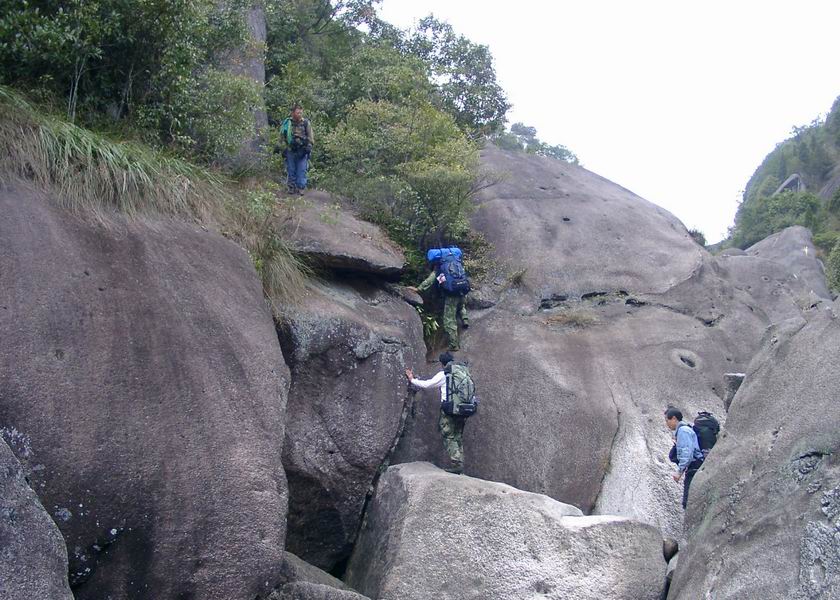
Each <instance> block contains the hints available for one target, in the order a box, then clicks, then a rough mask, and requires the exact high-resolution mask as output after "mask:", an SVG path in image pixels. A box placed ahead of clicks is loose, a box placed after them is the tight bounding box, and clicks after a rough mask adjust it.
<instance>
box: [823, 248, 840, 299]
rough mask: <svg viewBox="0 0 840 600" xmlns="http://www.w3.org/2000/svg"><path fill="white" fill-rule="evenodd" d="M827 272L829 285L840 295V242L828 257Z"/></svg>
mask: <svg viewBox="0 0 840 600" xmlns="http://www.w3.org/2000/svg"><path fill="white" fill-rule="evenodd" d="M825 271H826V277H827V278H828V285H829V286H830V287H831V289H833V290H834V291H835V292H837V293H840V242H838V243H837V244H836V245H835V246H834V249H833V250H832V251H831V254H829V255H828V261H827V264H826V267H825Z"/></svg>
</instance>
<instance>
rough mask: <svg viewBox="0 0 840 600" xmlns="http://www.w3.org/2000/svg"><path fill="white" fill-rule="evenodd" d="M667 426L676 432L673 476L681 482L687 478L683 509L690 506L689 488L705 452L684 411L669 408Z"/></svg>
mask: <svg viewBox="0 0 840 600" xmlns="http://www.w3.org/2000/svg"><path fill="white" fill-rule="evenodd" d="M665 424H666V425H667V427H668V429H670V430H671V431H673V432H674V448H675V452H674V453H675V454H676V457H675V458H676V463H677V472H676V473H674V474H673V475H672V477H673V479H674V481H676V482H677V483H679V482H680V479H682V478H683V476H685V483H684V484H683V497H682V507H683V509H685V507H686V505H687V504H688V488H689V487H690V486H691V480H692V479H694V475H695V474H696V473H697V470H698V469H699V468H700V467H701V466H703V451H702V450H700V444H699V443H698V442H697V434H696V433H695V432H694V428H693V427H692V426H691V424H690V423H687V422H685V421H683V414H682V411H681V410H680V409H678V408H674V407H673V406H669V407H668V409H667V410H666V411H665Z"/></svg>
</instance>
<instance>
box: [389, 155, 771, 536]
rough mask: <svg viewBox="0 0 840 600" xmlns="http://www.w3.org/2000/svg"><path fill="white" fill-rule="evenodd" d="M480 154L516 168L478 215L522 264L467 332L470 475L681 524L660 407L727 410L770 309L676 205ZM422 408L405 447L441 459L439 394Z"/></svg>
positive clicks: (508, 259)
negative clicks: (670, 208) (731, 274)
mask: <svg viewBox="0 0 840 600" xmlns="http://www.w3.org/2000/svg"><path fill="white" fill-rule="evenodd" d="M483 157H484V162H485V166H488V167H490V168H494V169H496V170H504V169H506V168H511V167H512V166H513V165H515V166H516V172H517V175H516V177H513V176H511V177H509V178H508V179H507V180H506V181H504V182H503V183H501V184H499V185H498V186H495V187H492V188H489V189H487V190H485V191H484V192H483V196H482V198H480V201H479V207H478V212H477V214H476V217H475V221H474V224H475V225H476V227H477V228H479V229H480V230H481V231H483V232H484V233H485V235H486V236H487V237H488V239H489V241H490V242H491V243H492V244H493V246H494V248H495V258H496V261H497V262H498V263H499V264H500V265H502V267H503V268H507V269H508V272H510V273H516V272H519V273H520V276H518V277H515V278H510V280H508V281H506V280H505V277H504V276H503V275H501V276H499V277H497V278H496V279H495V280H494V281H491V282H490V285H485V289H483V290H481V291H480V292H479V293H480V294H481V296H482V297H483V298H489V299H490V300H489V301H488V302H486V303H485V304H483V306H489V308H482V309H479V310H476V311H474V312H473V314H472V316H471V327H470V329H469V330H468V331H467V332H465V334H464V338H463V343H462V348H463V349H464V351H463V353H462V357H461V358H462V359H467V360H469V361H470V363H471V370H472V371H473V373H474V376H475V379H476V382H477V385H478V392H479V395H480V397H481V401H482V404H481V408H480V411H479V414H478V415H477V416H476V417H473V418H471V419H470V421H469V422H468V424H467V426H466V430H465V453H466V460H465V468H466V471H467V473H468V474H470V475H475V476H477V477H481V478H482V479H488V480H493V481H502V482H505V483H509V484H511V485H514V486H516V487H519V488H522V489H525V490H529V491H535V492H540V493H545V494H547V495H549V496H551V497H552V498H555V499H558V500H560V501H563V502H568V503H572V504H575V505H577V506H580V507H581V508H582V509H583V510H584V511H585V512H591V511H596V512H599V513H603V514H619V515H624V516H629V517H633V518H636V519H640V520H642V521H644V522H647V523H651V524H655V525H657V526H660V527H661V528H662V529H663V530H664V531H665V533H666V535H668V536H670V537H679V534H680V531H681V525H682V513H681V508H680V506H679V494H680V489H679V486H678V485H676V484H674V482H673V481H672V480H671V479H670V477H669V474H670V473H671V465H670V464H669V463H668V462H667V451H668V448H669V445H670V443H671V442H670V436H669V433H668V431H667V430H666V429H665V426H664V421H663V417H662V412H663V410H664V409H665V407H666V406H667V405H669V404H675V405H678V406H680V407H682V408H683V410H684V411H685V412H686V413H687V414H689V415H691V416H693V414H694V413H695V412H696V411H698V410H701V409H703V410H711V411H712V412H713V413H716V414H718V415H722V413H723V405H722V398H723V392H724V388H723V375H724V373H726V372H731V371H738V370H743V369H745V368H746V365H747V363H748V361H749V359H750V358H751V357H752V355H753V353H754V351H755V349H756V347H757V344H758V341H759V340H760V338H761V335H762V333H763V331H764V329H765V327H766V326H767V324H768V323H769V319H768V318H767V316H766V315H765V313H764V312H763V311H762V310H761V308H760V306H758V305H757V303H756V302H755V301H754V300H753V299H752V298H751V297H750V296H749V294H747V293H746V292H743V291H741V290H738V289H736V288H734V287H733V286H732V285H731V283H729V281H728V280H727V279H726V272H725V270H724V269H722V268H721V267H720V266H719V265H718V264H717V262H716V261H715V260H714V259H713V258H712V257H711V256H710V255H709V254H708V253H707V252H705V250H703V248H701V247H700V246H699V245H697V244H696V243H695V242H694V241H693V240H692V239H691V237H690V236H689V235H688V232H687V231H686V229H685V228H684V227H683V226H682V224H681V223H679V221H677V220H676V219H675V218H674V217H673V216H671V215H670V214H668V213H667V212H666V211H664V210H662V209H660V208H658V207H656V206H654V205H652V204H650V203H649V202H646V201H645V200H643V199H641V198H639V197H638V196H635V195H634V194H632V193H631V192H629V191H627V190H625V189H624V188H621V187H619V186H617V185H615V184H612V183H610V182H608V181H606V180H604V179H603V178H600V177H598V176H597V175H594V174H592V173H589V172H588V171H586V170H584V169H581V168H579V167H575V166H573V165H568V164H566V163H563V162H560V161H556V160H551V159H543V158H539V157H528V156H523V155H521V154H508V153H504V152H502V151H500V150H498V149H495V148H492V147H491V148H488V149H487V150H485V152H484V155H483ZM523 268H527V270H526V271H525V272H524V274H522V273H521V270H522V269H523ZM418 406H419V407H421V408H420V409H419V410H416V411H415V413H414V418H410V419H409V421H408V423H407V427H406V435H405V437H404V439H403V441H402V443H401V445H400V447H399V449H398V452H397V455H398V457H399V460H401V461H412V460H436V461H439V460H440V459H441V455H440V450H439V448H440V436H439V434H438V433H437V431H436V426H435V423H436V418H437V415H436V407H435V404H434V398H433V397H432V396H431V395H427V396H425V397H424V398H422V399H420V400H419V402H418ZM438 464H443V463H442V462H439V463H438Z"/></svg>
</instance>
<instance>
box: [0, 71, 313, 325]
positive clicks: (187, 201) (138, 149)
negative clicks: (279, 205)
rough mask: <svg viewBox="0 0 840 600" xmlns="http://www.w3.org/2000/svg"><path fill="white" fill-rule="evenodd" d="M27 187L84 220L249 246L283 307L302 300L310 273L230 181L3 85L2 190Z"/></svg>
mask: <svg viewBox="0 0 840 600" xmlns="http://www.w3.org/2000/svg"><path fill="white" fill-rule="evenodd" d="M21 180H23V181H27V182H30V183H32V184H33V185H34V186H35V187H37V188H38V189H42V190H44V191H46V192H48V193H49V195H50V197H51V199H52V200H53V201H54V202H57V203H58V204H59V205H60V206H62V207H63V208H65V209H67V210H68V211H70V212H72V213H75V214H77V215H79V216H81V217H86V218H87V217H92V218H94V219H96V220H97V221H99V222H100V223H103V224H108V223H109V221H110V220H111V219H110V217H111V216H113V215H114V214H121V215H125V216H128V217H136V216H140V215H153V216H154V215H158V216H168V217H176V218H182V219H189V220H198V221H199V222H202V223H206V224H208V225H209V226H211V227H215V228H218V229H219V230H220V231H221V232H222V233H223V235H225V236H227V237H229V238H231V239H233V240H234V241H236V242H237V243H239V244H241V245H242V246H244V247H245V248H246V249H247V250H248V252H249V253H250V255H251V257H252V258H253V261H254V265H255V267H256V268H257V271H258V272H259V274H260V277H261V278H262V283H263V291H264V293H265V295H266V297H267V298H268V300H269V301H270V303H271V305H272V307H273V308H274V309H275V310H276V309H277V307H278V305H280V304H282V303H286V302H292V301H295V300H297V299H299V298H300V297H302V295H303V293H304V291H305V289H306V284H307V271H306V269H305V267H304V265H302V263H301V262H300V260H299V259H298V257H297V256H296V255H295V254H294V253H293V252H292V251H291V250H290V249H289V248H288V246H287V245H286V244H285V243H284V241H283V239H282V237H281V233H280V230H279V229H280V227H279V226H280V225H282V223H281V224H279V225H278V224H277V223H275V222H274V220H272V219H271V218H270V217H271V214H272V212H273V211H271V210H269V211H268V213H267V217H266V218H260V219H256V218H254V215H253V214H252V211H250V210H248V206H247V205H245V203H244V202H243V201H242V196H243V195H244V190H242V189H238V187H237V184H236V183H235V182H234V181H231V180H229V179H228V178H226V177H224V176H223V175H221V174H219V173H217V172H214V171H211V170H209V169H206V168H202V167H200V166H198V165H195V164H193V163H190V162H188V161H185V160H183V159H180V158H177V157H173V156H169V155H166V154H164V153H163V152H161V151H159V150H156V149H154V148H151V147H149V146H145V145H143V144H140V143H136V142H127V141H114V140H110V139H108V138H107V137H105V136H103V135H100V134H98V133H95V132H93V131H91V130H88V129H85V128H83V127H79V126H77V125H74V124H72V123H69V122H67V121H65V120H63V119H61V118H59V117H56V116H52V115H50V114H48V113H45V112H44V111H42V110H40V109H39V108H38V107H36V106H34V105H32V104H30V103H29V102H28V101H27V100H26V99H25V98H24V97H23V96H21V95H20V94H19V93H17V92H16V91H14V90H12V89H10V88H8V87H4V86H0V184H7V185H8V184H10V183H13V182H14V181H21Z"/></svg>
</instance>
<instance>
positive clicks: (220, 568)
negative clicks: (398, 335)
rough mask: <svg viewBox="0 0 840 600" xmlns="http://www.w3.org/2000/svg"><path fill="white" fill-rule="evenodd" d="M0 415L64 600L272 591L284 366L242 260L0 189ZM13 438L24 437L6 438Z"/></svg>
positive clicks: (223, 248) (208, 240) (208, 242)
mask: <svg viewBox="0 0 840 600" xmlns="http://www.w3.org/2000/svg"><path fill="white" fill-rule="evenodd" d="M0 306H2V309H0V337H2V339H3V344H2V347H0V417H2V424H0V425H2V426H4V427H6V428H7V429H9V430H15V431H17V432H18V446H19V447H25V448H26V455H25V456H23V455H19V456H21V459H22V461H23V463H24V466H25V468H26V469H27V473H28V474H29V478H30V481H31V483H32V488H33V489H34V490H35V491H36V492H37V493H38V496H39V497H40V498H41V501H42V502H43V504H44V507H45V508H46V509H47V510H48V511H49V512H50V514H51V515H52V516H53V517H54V518H55V519H56V520H57V524H58V527H59V529H60V530H61V533H62V534H63V536H64V539H65V541H66V544H67V549H68V554H69V569H70V583H71V586H72V587H73V592H74V594H75V597H76V599H77V600H86V599H94V598H95V599H97V600H98V599H100V598H105V597H111V598H113V599H115V600H116V599H124V598H132V599H134V598H150V597H155V598H175V597H200V598H202V599H206V600H212V599H222V598H223V599H225V600H237V599H243V600H244V599H248V600H251V599H252V598H254V597H255V596H257V595H260V594H263V595H265V594H267V593H268V592H269V591H270V590H271V589H273V587H274V586H273V581H274V577H275V569H276V566H277V564H278V563H279V562H280V559H281V558H282V549H283V545H284V539H285V512H286V503H287V492H286V480H285V476H284V474H283V468H282V462H281V445H282V439H283V429H284V413H285V405H286V393H287V387H288V381H289V374H288V370H287V368H286V365H285V363H284V360H283V356H282V354H281V351H280V347H279V344H277V337H276V334H275V331H274V324H273V321H272V318H271V315H270V313H269V310H268V308H267V306H266V303H265V301H264V299H263V295H262V289H261V284H260V280H259V278H258V276H257V274H256V272H255V271H254V268H253V266H252V264H251V261H250V259H249V257H248V255H247V253H246V252H245V251H244V250H242V249H241V248H239V247H238V246H236V245H234V244H232V243H231V242H229V241H227V240H225V239H224V238H222V237H220V236H219V235H217V234H214V233H210V232H207V231H205V230H202V229H201V228H200V227H196V226H190V225H185V224H179V223H175V222H169V221H162V222H154V221H150V220H148V221H144V222H133V223H126V222H124V221H122V220H121V219H119V218H117V217H115V218H114V219H113V220H112V222H111V224H110V227H109V228H105V227H102V226H95V225H87V224H84V223H82V222H80V221H78V220H77V219H75V218H73V217H72V216H70V215H69V214H68V213H67V212H66V211H61V210H58V209H56V208H54V206H53V205H52V203H51V202H48V201H47V200H46V199H45V198H43V197H41V196H39V195H37V194H35V193H32V192H28V191H25V190H22V189H8V188H6V189H3V190H2V191H0ZM21 440H23V442H22V443H21Z"/></svg>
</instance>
